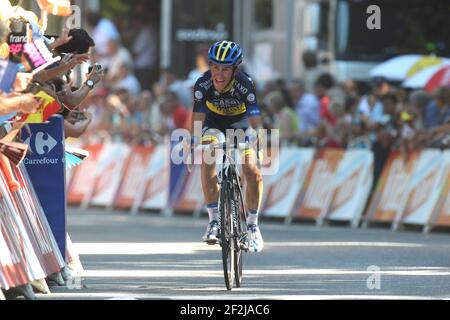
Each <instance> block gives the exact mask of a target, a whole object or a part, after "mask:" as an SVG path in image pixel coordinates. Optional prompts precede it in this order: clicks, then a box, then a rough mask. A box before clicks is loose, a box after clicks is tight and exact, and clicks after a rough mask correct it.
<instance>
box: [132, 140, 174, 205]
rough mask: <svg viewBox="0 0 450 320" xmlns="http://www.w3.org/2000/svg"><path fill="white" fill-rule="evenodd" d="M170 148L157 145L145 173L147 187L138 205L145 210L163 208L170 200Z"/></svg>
mask: <svg viewBox="0 0 450 320" xmlns="http://www.w3.org/2000/svg"><path fill="white" fill-rule="evenodd" d="M169 155H170V149H169V147H168V146H167V145H159V146H157V147H156V149H155V151H154V153H153V155H152V157H151V160H150V163H149V165H148V168H147V170H146V175H145V187H144V188H143V192H142V193H141V195H140V197H139V199H138V201H137V202H136V203H137V204H136V207H138V208H141V209H145V210H161V209H163V208H166V207H167V205H168V201H169V179H170V177H169V175H170V172H169V170H170V159H169ZM134 211H136V209H134Z"/></svg>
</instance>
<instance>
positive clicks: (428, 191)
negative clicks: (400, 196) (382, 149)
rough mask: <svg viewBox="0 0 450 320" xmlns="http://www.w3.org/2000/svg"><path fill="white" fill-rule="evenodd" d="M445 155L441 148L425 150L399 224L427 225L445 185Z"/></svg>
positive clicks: (410, 186) (414, 175)
mask: <svg viewBox="0 0 450 320" xmlns="http://www.w3.org/2000/svg"><path fill="white" fill-rule="evenodd" d="M443 176H444V155H443V153H442V152H441V151H440V150H424V151H422V152H421V154H420V157H419V159H418V160H417V163H416V166H415V168H414V171H413V174H412V176H411V179H410V181H409V184H408V187H407V191H406V196H405V198H406V199H405V201H403V202H402V207H401V209H400V210H399V212H398V214H397V216H396V219H395V225H394V226H395V227H397V226H398V224H415V225H426V224H427V223H428V221H429V219H430V216H431V213H432V210H433V208H434V206H435V205H436V202H437V201H438V198H439V195H440V193H441V190H442V188H443V186H444V179H442V177H443Z"/></svg>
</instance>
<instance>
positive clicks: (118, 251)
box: [38, 210, 450, 300]
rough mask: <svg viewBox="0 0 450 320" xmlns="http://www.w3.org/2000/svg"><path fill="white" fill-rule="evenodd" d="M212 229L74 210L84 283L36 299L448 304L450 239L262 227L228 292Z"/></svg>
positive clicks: (71, 223) (72, 224) (190, 221)
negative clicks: (207, 238) (258, 247)
mask: <svg viewBox="0 0 450 320" xmlns="http://www.w3.org/2000/svg"><path fill="white" fill-rule="evenodd" d="M206 223H207V218H206V217H203V218H202V219H194V218H192V217H186V216H175V217H172V218H167V217H161V216H159V215H155V214H150V213H146V214H141V215H139V216H130V215H128V214H126V213H120V212H114V213H107V212H104V211H101V210H90V211H88V212H82V211H79V210H71V211H70V214H69V216H68V231H69V233H70V236H71V238H72V241H73V242H74V245H75V248H76V250H77V251H78V253H79V254H80V258H81V262H82V264H83V267H84V272H83V273H82V275H81V276H82V278H80V281H78V280H75V281H74V282H73V284H74V285H71V286H70V288H68V287H52V288H51V291H52V294H51V295H46V296H44V295H38V298H39V299H51V300H53V299H55V300H58V299H119V300H120V299H176V300H184V299H193V300H203V299H205V300H210V299H221V300H222V299H225V300H228V299H235V300H240V299H245V300H247V299H251V300H259V299H272V300H273V299H275V300H276V299H288V300H301V299H308V300H309V299H448V298H450V233H447V234H445V233H432V234H428V235H424V234H422V233H420V232H417V231H396V232H392V231H390V230H387V229H380V228H369V229H351V228H349V227H343V226H325V227H320V228H319V227H316V226H314V225H304V224H293V225H285V224H284V223H281V222H264V221H262V223H261V229H262V232H263V236H264V239H265V250H264V251H263V252H261V253H259V254H247V255H246V256H245V261H244V284H243V287H242V288H240V289H234V290H233V291H231V292H230V291H227V290H226V288H225V284H224V280H223V271H222V262H221V251H220V247H218V246H215V247H209V246H207V245H205V244H203V243H201V242H200V237H201V236H202V234H203V232H204V230H205V227H206ZM81 279H82V280H81Z"/></svg>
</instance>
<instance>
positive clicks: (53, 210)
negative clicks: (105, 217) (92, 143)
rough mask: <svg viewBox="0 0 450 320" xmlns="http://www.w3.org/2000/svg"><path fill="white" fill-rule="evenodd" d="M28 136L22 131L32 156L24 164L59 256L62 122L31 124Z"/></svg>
mask: <svg viewBox="0 0 450 320" xmlns="http://www.w3.org/2000/svg"><path fill="white" fill-rule="evenodd" d="M30 129H31V135H28V133H27V132H26V130H23V136H22V138H23V140H24V141H25V143H27V144H28V145H29V146H30V150H31V151H32V152H33V153H32V154H31V155H28V156H27V158H25V160H24V163H25V166H26V168H27V171H28V173H29V175H30V178H31V182H32V184H33V186H34V189H35V190H36V193H37V195H38V198H39V200H40V202H41V204H42V208H43V209H44V212H45V215H46V217H47V220H48V222H49V224H50V228H51V230H52V232H53V235H54V236H55V239H56V241H57V243H58V247H59V250H60V252H61V255H62V256H63V257H65V252H66V192H65V190H66V188H65V186H66V180H65V179H66V178H65V173H66V170H65V163H64V160H65V148H64V128H63V118H62V117H61V116H59V115H58V116H53V117H51V118H50V119H49V122H48V123H41V124H31V125H30Z"/></svg>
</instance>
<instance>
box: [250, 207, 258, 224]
mask: <svg viewBox="0 0 450 320" xmlns="http://www.w3.org/2000/svg"><path fill="white" fill-rule="evenodd" d="M258 216H259V210H248V217H247V224H256V225H258Z"/></svg>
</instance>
